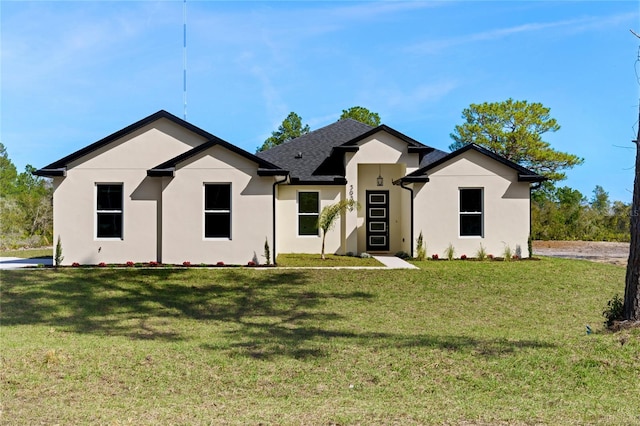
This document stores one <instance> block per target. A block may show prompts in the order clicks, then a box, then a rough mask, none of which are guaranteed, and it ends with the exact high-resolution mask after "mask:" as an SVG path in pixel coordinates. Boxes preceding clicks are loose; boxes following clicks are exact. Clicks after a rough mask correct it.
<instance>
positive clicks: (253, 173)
mask: <svg viewBox="0 0 640 426" xmlns="http://www.w3.org/2000/svg"><path fill="white" fill-rule="evenodd" d="M257 168H258V166H257V164H256V163H254V162H252V161H250V160H248V159H246V158H244V157H242V156H240V155H238V154H235V153H233V152H231V151H229V150H227V149H226V148H223V147H221V146H219V145H216V146H213V147H212V148H210V149H208V150H206V151H205V152H203V153H200V154H199V155H198V156H196V157H194V158H191V159H189V160H187V161H185V162H184V163H183V164H180V165H179V167H178V168H177V169H176V171H175V174H174V177H173V178H163V191H162V200H163V201H162V229H163V231H162V261H163V262H164V263H173V264H181V263H182V262H184V261H189V262H191V263H192V264H200V263H206V264H215V263H217V262H220V261H221V262H224V263H225V264H241V265H244V264H247V262H249V261H251V260H257V261H258V263H264V262H265V258H264V257H263V253H264V243H265V239H267V240H268V242H269V245H270V246H271V247H273V242H272V239H273V225H272V220H273V214H272V203H271V200H272V195H271V194H272V184H273V182H274V181H275V180H274V178H273V177H260V176H258V174H257ZM205 183H230V184H231V238H230V239H229V238H216V239H206V238H205V237H204V184H205ZM272 261H273V259H272Z"/></svg>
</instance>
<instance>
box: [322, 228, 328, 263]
mask: <svg viewBox="0 0 640 426" xmlns="http://www.w3.org/2000/svg"><path fill="white" fill-rule="evenodd" d="M326 236H327V233H326V232H325V231H322V250H321V252H320V253H321V254H322V260H325V257H324V238H325V237H326Z"/></svg>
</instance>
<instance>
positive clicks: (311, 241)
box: [276, 184, 346, 254]
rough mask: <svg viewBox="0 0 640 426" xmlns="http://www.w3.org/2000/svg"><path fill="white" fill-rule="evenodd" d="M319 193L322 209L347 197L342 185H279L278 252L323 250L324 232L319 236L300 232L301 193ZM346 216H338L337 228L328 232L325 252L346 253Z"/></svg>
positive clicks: (277, 210) (277, 211)
mask: <svg viewBox="0 0 640 426" xmlns="http://www.w3.org/2000/svg"><path fill="white" fill-rule="evenodd" d="M299 192H318V193H319V197H318V198H319V201H320V209H319V212H320V211H322V209H323V207H325V206H328V205H330V204H334V203H337V202H338V201H340V200H341V199H343V198H344V197H345V191H344V187H343V186H340V185H317V186H316V185H285V184H282V185H279V186H278V195H277V196H278V201H277V206H276V218H277V219H276V220H277V223H276V233H277V237H276V238H277V241H276V249H277V251H278V253H320V252H321V249H322V231H319V232H318V235H298V193H299ZM344 231H345V220H344V218H342V217H341V218H340V219H338V221H337V222H336V225H335V227H334V228H333V229H332V230H331V231H329V232H328V233H327V237H326V239H325V253H337V254H344V253H346V250H345V246H344Z"/></svg>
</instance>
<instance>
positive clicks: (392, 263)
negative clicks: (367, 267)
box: [373, 256, 420, 269]
mask: <svg viewBox="0 0 640 426" xmlns="http://www.w3.org/2000/svg"><path fill="white" fill-rule="evenodd" d="M373 258H374V259H375V260H377V261H378V262H380V263H382V264H383V265H384V266H386V267H387V268H390V269H420V268H418V267H417V266H416V265H412V264H411V263H409V262H405V261H404V260H402V259H400V258H399V257H395V256H373Z"/></svg>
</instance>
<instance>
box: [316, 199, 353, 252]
mask: <svg viewBox="0 0 640 426" xmlns="http://www.w3.org/2000/svg"><path fill="white" fill-rule="evenodd" d="M354 208H358V202H357V201H354V200H352V199H348V200H340V201H338V202H337V203H334V204H331V205H328V206H325V207H324V208H323V209H322V211H321V212H320V216H318V228H320V229H322V250H321V251H320V253H321V255H322V260H325V256H324V240H325V238H326V237H327V232H329V231H330V230H331V229H332V228H333V226H334V225H335V222H336V219H338V218H339V217H340V215H341V214H343V213H344V212H346V211H347V210H349V211H352V210H353V209H354Z"/></svg>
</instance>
